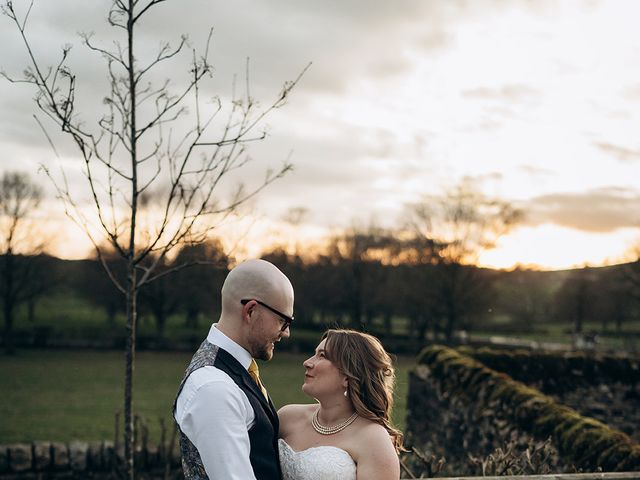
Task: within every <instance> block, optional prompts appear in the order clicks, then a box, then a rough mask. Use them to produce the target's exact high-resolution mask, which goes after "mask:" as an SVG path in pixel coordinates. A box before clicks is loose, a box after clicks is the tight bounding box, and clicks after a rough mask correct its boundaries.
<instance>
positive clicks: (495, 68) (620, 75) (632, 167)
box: [0, 0, 640, 268]
mask: <svg viewBox="0 0 640 480" xmlns="http://www.w3.org/2000/svg"><path fill="white" fill-rule="evenodd" d="M27 3H28V2H25V1H24V0H15V1H14V4H15V5H16V7H18V8H22V9H23V10H24V7H25V5H27ZM109 4H110V2H108V1H105V0H100V1H97V0H96V1H91V2H81V1H78V0H75V1H72V0H56V1H55V2H52V1H46V0H36V1H35V5H34V8H33V12H32V17H31V23H30V26H29V27H28V31H29V32H30V34H31V37H32V40H33V44H34V49H35V52H36V55H37V57H38V58H39V60H40V62H41V63H42V64H46V65H51V64H55V63H56V62H57V59H58V58H59V53H60V49H61V47H62V46H63V45H65V44H74V47H73V49H72V59H71V66H72V67H73V68H74V69H75V70H76V73H77V75H78V89H79V95H80V96H81V98H87V99H88V100H87V101H86V103H85V104H84V105H86V107H87V108H86V109H83V111H82V114H81V115H82V118H83V119H86V122H87V123H92V122H94V123H95V120H96V119H97V118H98V116H99V114H97V113H96V112H100V111H101V110H99V109H100V108H101V104H100V100H101V95H103V94H104V93H105V91H104V88H103V87H104V86H105V68H104V64H103V63H102V62H101V60H100V59H99V58H96V56H95V55H94V54H90V53H88V52H87V50H86V48H84V47H83V46H82V45H81V44H80V41H79V39H78V36H77V32H79V31H87V32H88V31H95V38H96V40H99V41H102V42H104V43H105V44H109V43H110V42H111V41H112V39H113V36H114V35H115V34H116V33H115V32H114V31H113V30H109V29H108V28H107V27H106V26H105V22H104V18H105V16H106V12H107V9H108V6H109ZM638 19H640V2H638V1H636V0H535V1H530V0H507V1H499V0H468V1H464V0H455V1H454V0H398V1H396V2H388V1H383V0H350V1H337V0H336V1H334V0H327V1H322V2H310V1H304V0H271V1H269V2H251V1H248V0H236V1H233V2H223V1H219V0H218V1H216V0H171V1H167V2H166V3H164V4H162V6H160V7H158V8H157V9H156V13H155V14H154V15H153V16H152V17H150V18H149V22H148V23H147V24H145V25H144V26H143V31H142V32H141V34H140V35H139V40H138V41H139V43H138V45H139V48H140V49H141V50H140V51H141V52H145V53H146V52H152V51H154V49H155V48H156V47H157V46H158V45H159V44H160V42H161V40H176V39H178V38H179V35H180V34H181V33H188V34H189V36H190V39H191V40H192V41H193V43H194V45H196V46H199V45H202V44H203V43H204V40H205V39H206V36H207V33H208V28H209V27H210V26H213V27H214V36H213V43H212V49H213V50H212V62H213V63H214V65H215V76H214V80H213V85H212V87H211V90H210V91H209V92H208V93H210V94H211V95H213V94H217V95H219V96H220V97H221V98H223V99H225V98H228V97H229V95H230V93H231V84H232V78H233V75H234V74H238V75H240V76H242V75H243V74H244V71H245V61H246V58H247V57H248V58H250V72H251V73H250V85H251V92H252V94H253V95H254V96H255V97H256V98H258V99H260V100H261V101H263V102H264V103H265V104H266V103H268V102H269V101H270V100H271V99H273V98H274V97H275V96H276V95H277V93H278V92H279V90H280V87H281V86H282V84H283V83H284V82H285V81H287V80H291V79H293V78H295V77H296V76H297V75H298V74H299V73H300V71H301V70H302V69H303V68H304V67H305V65H307V64H308V63H309V62H312V65H311V67H310V68H309V70H308V71H307V72H306V73H305V75H304V76H303V78H302V80H301V81H300V83H299V85H298V86H297V88H296V89H295V90H294V92H293V94H292V97H291V99H290V101H289V102H288V104H287V105H286V106H285V107H284V108H283V109H281V110H278V111H276V112H275V113H274V114H273V115H272V116H270V117H269V118H268V120H267V123H268V125H269V133H270V135H269V137H268V138H267V140H266V141H264V142H262V143H260V144H255V145H253V146H252V147H251V156H252V157H253V158H254V161H253V162H252V163H251V165H249V167H248V169H247V170H246V172H245V173H243V175H244V177H243V178H244V179H245V180H251V179H254V180H255V181H259V179H260V178H261V176H262V175H263V174H264V170H265V168H267V167H269V166H277V165H279V164H280V163H281V162H282V160H284V159H286V158H288V157H289V155H290V160H291V162H292V163H293V164H294V171H293V172H291V173H290V174H288V175H287V176H286V177H285V178H284V179H282V180H280V181H278V182H277V183H275V184H273V185H271V186H270V187H269V188H268V189H267V190H265V191H264V192H263V193H261V195H260V196H259V198H258V199H257V200H256V201H255V202H254V204H253V205H251V214H250V217H247V218H245V219H244V220H243V221H238V222H236V224H235V225H228V226H227V227H226V228H228V230H226V231H225V232H226V233H225V235H232V234H231V233H230V232H232V231H233V232H235V233H234V234H237V233H238V232H246V229H247V228H249V226H251V228H252V229H253V230H252V231H253V232H254V233H253V234H252V235H251V237H252V238H256V237H257V236H259V237H260V238H263V239H264V241H281V240H283V239H285V238H290V239H297V243H298V246H299V247H301V248H304V246H305V245H308V244H311V243H312V242H316V241H318V239H319V238H320V237H321V236H323V235H328V234H331V233H335V232H338V231H340V230H341V229H343V228H348V227H351V226H354V225H359V226H366V225H369V224H371V223H375V224H377V225H380V226H384V227H399V226H402V225H403V222H405V221H406V218H405V212H406V209H407V205H409V204H411V203H415V202H417V201H419V200H420V199H421V197H422V196H423V195H436V194H439V193H442V192H444V191H446V190H447V189H449V188H451V187H452V186H454V185H456V184H457V183H459V182H460V181H461V180H462V179H463V178H469V179H472V180H473V181H475V182H476V184H477V185H478V187H479V188H480V189H481V190H482V191H483V192H484V193H486V194H487V195H489V196H492V197H498V198H501V199H504V200H507V201H509V202H511V203H512V204H513V205H514V206H517V207H518V208H521V209H522V210H523V211H524V212H525V214H526V217H525V220H524V222H523V224H522V225H521V226H520V227H519V228H517V229H516V230H514V231H513V232H512V233H511V234H510V235H508V236H506V237H504V238H503V239H502V240H501V242H500V245H499V246H498V248H496V249H495V250H492V251H488V252H486V253H485V254H483V256H482V257H481V263H482V264H484V265H488V266H494V267H500V268H507V267H511V266H513V265H514V264H516V263H520V264H527V265H531V264H535V265H538V266H539V267H541V268H567V267H570V266H576V265H583V264H585V263H589V264H591V265H600V264H603V263H606V262H619V261H623V260H624V259H625V252H628V251H629V249H630V247H632V245H634V243H635V244H637V243H640V35H639V34H638ZM0 44H2V45H3V48H2V52H1V53H0V68H1V69H2V70H3V71H5V72H6V73H7V74H9V75H12V76H14V77H19V76H20V73H21V72H22V70H23V69H24V67H25V66H26V65H27V60H26V56H25V51H24V47H23V45H22V44H21V42H20V38H19V34H18V31H17V30H16V29H15V27H14V26H13V25H12V24H11V22H10V21H9V20H8V19H7V18H6V17H2V18H0ZM162 78H163V77H162V75H161V76H160V77H159V79H160V80H161V79H162ZM33 94H34V91H33V90H32V89H31V88H29V86H27V85H21V84H10V83H9V82H7V81H5V80H0V169H1V170H3V171H4V170H21V171H24V172H28V173H30V174H31V175H32V177H33V179H35V180H36V181H38V182H39V183H41V184H42V185H43V187H45V188H46V189H47V191H48V192H50V193H51V195H53V193H52V191H53V189H52V187H51V185H50V183H49V181H48V180H47V178H46V177H45V176H44V175H43V174H42V173H38V170H39V168H38V167H39V165H40V164H41V163H42V164H45V165H47V166H50V167H53V166H55V165H57V164H58V163H59V162H61V163H62V164H63V165H64V167H65V169H66V171H67V174H68V178H69V179H70V181H71V182H72V184H73V183H74V182H78V184H80V183H81V182H82V178H81V176H80V174H79V168H80V166H79V162H78V161H77V159H76V157H75V156H76V153H75V151H74V150H73V149H72V148H71V147H69V146H68V145H66V144H65V143H64V142H63V141H62V140H57V139H58V137H57V136H56V135H53V138H54V141H55V142H56V148H57V150H58V153H59V155H60V157H59V158H58V159H56V157H55V154H54V153H53V151H52V148H51V147H50V146H49V144H48V142H47V139H46V137H45V135H44V134H43V132H42V130H41V129H40V128H39V127H38V124H37V123H36V121H35V120H34V118H33V115H34V113H37V111H36V109H35V107H34V105H33V102H32V101H31V99H32V97H33ZM91 99H93V100H91ZM92 102H93V103H92ZM38 118H40V119H41V121H42V122H43V123H44V124H45V125H47V126H48V127H49V128H51V129H54V127H52V126H51V124H50V123H47V122H46V119H45V118H44V117H42V115H39V117H38ZM58 141H60V142H61V143H60V144H58V143H57V142H58ZM230 190H231V185H229V186H228V189H227V190H224V191H222V192H221V194H222V195H224V194H225V193H227V192H228V191H230ZM296 208H302V209H305V211H306V214H305V215H304V216H303V217H302V220H301V222H300V224H299V225H298V226H296V227H294V226H293V225H291V224H289V223H287V221H286V218H287V217H288V216H290V215H289V212H290V211H291V210H292V209H296ZM37 217H38V218H39V219H40V220H41V223H42V225H46V228H47V229H48V230H49V231H55V232H56V235H55V236H56V243H55V245H56V247H55V249H54V253H58V254H60V255H63V256H66V257H81V256H83V255H85V254H86V252H87V247H88V245H87V242H86V240H85V239H84V237H83V234H82V232H81V231H80V230H78V229H77V228H75V227H74V226H73V225H72V224H70V222H69V221H68V220H67V219H66V218H65V217H64V215H63V214H62V212H61V208H60V206H59V205H57V201H56V200H54V199H53V198H51V199H50V200H48V201H47V202H46V203H45V205H43V207H42V210H41V211H40V212H38V213H37ZM255 232H258V234H256V233H255ZM258 247H259V245H257V242H254V243H252V245H248V246H245V247H244V248H243V251H244V253H245V254H246V255H253V254H256V253H257V248H258Z"/></svg>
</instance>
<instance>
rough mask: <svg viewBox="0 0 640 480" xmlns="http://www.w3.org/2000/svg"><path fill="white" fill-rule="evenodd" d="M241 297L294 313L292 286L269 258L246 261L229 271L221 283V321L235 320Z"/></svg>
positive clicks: (240, 306)
mask: <svg viewBox="0 0 640 480" xmlns="http://www.w3.org/2000/svg"><path fill="white" fill-rule="evenodd" d="M242 299H256V300H260V301H263V302H266V303H268V304H269V305H272V306H273V307H274V308H277V309H281V311H282V312H284V313H286V314H288V315H291V314H292V313H293V287H292V286H291V282H290V281H289V279H288V278H287V277H286V276H285V274H284V273H282V272H281V271H280V270H279V269H278V268H277V267H276V266H275V265H274V264H272V263H270V262H267V261H266V260H247V261H246V262H243V263H241V264H239V265H238V266H236V267H235V268H234V269H233V270H231V271H230V272H229V275H227V278H226V279H225V281H224V285H222V315H221V318H220V321H221V323H235V322H234V319H236V317H237V313H238V312H240V311H241V309H242V305H241V304H240V300H242Z"/></svg>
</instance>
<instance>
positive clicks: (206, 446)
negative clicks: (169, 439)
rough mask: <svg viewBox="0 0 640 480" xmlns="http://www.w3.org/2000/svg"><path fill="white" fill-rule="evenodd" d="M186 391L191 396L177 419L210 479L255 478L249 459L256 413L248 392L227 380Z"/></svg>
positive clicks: (233, 479) (240, 479)
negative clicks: (251, 434)
mask: <svg viewBox="0 0 640 480" xmlns="http://www.w3.org/2000/svg"><path fill="white" fill-rule="evenodd" d="M194 373H195V372H194ZM192 375H193V374H192ZM187 381H188V380H187ZM185 387H187V385H185ZM183 392H184V389H183ZM184 393H185V394H187V395H188V398H186V399H185V401H184V404H183V405H182V408H179V409H176V416H178V415H179V416H180V418H177V419H176V420H177V421H178V424H179V425H180V429H181V430H182V432H183V433H184V434H185V435H186V436H187V438H189V440H191V442H192V443H193V444H194V445H195V447H196V448H197V449H198V453H199V454H200V458H201V459H202V463H203V464H204V468H205V471H206V472H207V475H208V476H209V478H210V479H212V480H215V479H229V480H236V479H237V480H254V479H255V475H254V473H253V468H252V466H251V462H250V461H249V452H250V449H251V446H250V442H249V426H250V425H251V424H252V423H253V420H254V413H253V409H252V408H251V405H250V404H249V401H248V399H247V398H246V395H245V394H244V393H243V392H242V391H241V390H240V389H239V388H238V387H237V386H236V385H235V384H233V383H232V382H231V381H224V380H213V381H208V382H206V383H204V384H202V385H200V386H197V387H196V388H194V389H187V392H184ZM189 394H190V395H189ZM181 395H182V394H181Z"/></svg>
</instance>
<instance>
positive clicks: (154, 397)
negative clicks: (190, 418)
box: [0, 350, 413, 444]
mask: <svg viewBox="0 0 640 480" xmlns="http://www.w3.org/2000/svg"><path fill="white" fill-rule="evenodd" d="M190 358H191V354H189V353H166V352H140V353H138V355H137V364H136V372H135V380H134V382H135V383H134V391H135V394H134V395H135V396H134V410H135V411H136V412H137V413H138V414H140V415H141V416H142V417H144V419H145V421H146V424H147V425H148V427H149V431H150V439H151V440H152V441H154V442H155V441H158V439H159V438H160V421H159V419H160V418H162V419H164V421H165V422H166V424H167V425H170V426H171V425H172V423H171V422H172V420H171V416H170V411H171V408H172V404H173V399H174V396H175V392H176V388H177V386H178V383H179V381H180V379H181V378H182V374H183V372H184V369H185V367H186V365H187V363H188V361H189V360H190ZM305 358H306V356H305V355H301V354H290V353H283V352H280V353H278V352H276V356H275V357H274V359H273V360H272V361H271V362H269V363H262V364H261V365H260V369H261V370H260V371H261V376H262V377H263V379H264V381H265V384H266V385H267V386H268V389H269V393H270V395H271V397H272V398H273V401H274V403H275V404H276V407H280V406H282V405H285V404H287V403H309V402H310V401H311V399H309V397H307V396H305V395H304V394H303V393H302V392H301V390H300V386H301V385H302V380H303V368H302V362H303V360H304V359H305ZM412 365H413V359H412V358H399V359H398V362H397V369H398V388H397V391H396V393H397V399H396V405H397V406H396V409H395V411H394V420H395V423H396V425H398V426H399V427H400V428H404V424H405V415H406V408H405V405H406V396H407V389H408V384H407V383H408V378H407V372H408V370H409V369H410V368H411V366H412ZM123 378H124V355H123V354H122V353H120V352H113V351H108V352H96V351H87V350H83V351H78V350H75V351H67V350H21V351H18V353H17V354H16V355H15V356H11V357H7V356H4V355H2V356H0V418H1V419H2V420H1V421H0V443H2V444H7V443H13V442H22V441H33V440H48V441H70V440H87V441H91V440H105V439H106V440H112V439H113V438H114V432H115V416H116V412H118V411H121V410H122V402H123V400H122V398H123V388H124V387H123V384H124V382H123ZM121 431H122V430H121Z"/></svg>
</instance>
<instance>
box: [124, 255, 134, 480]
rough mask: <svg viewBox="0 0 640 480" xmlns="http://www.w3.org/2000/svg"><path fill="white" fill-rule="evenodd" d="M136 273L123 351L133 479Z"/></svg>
mask: <svg viewBox="0 0 640 480" xmlns="http://www.w3.org/2000/svg"><path fill="white" fill-rule="evenodd" d="M136 297H137V290H136V273H135V270H134V269H133V268H132V269H131V271H130V272H129V276H128V279H127V327H126V331H127V342H126V351H125V364H126V366H125V377H124V378H125V383H124V452H125V454H124V456H125V463H126V471H127V478H129V479H130V480H133V479H134V471H135V470H134V468H135V466H134V463H133V448H134V445H133V437H134V428H133V373H134V370H135V354H136V320H137V311H136V306H137V305H136Z"/></svg>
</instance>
